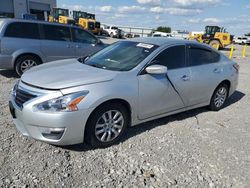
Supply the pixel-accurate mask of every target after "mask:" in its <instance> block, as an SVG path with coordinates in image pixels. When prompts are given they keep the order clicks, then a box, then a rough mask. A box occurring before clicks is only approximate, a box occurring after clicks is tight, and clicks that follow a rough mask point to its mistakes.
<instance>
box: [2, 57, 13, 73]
mask: <svg viewBox="0 0 250 188" xmlns="http://www.w3.org/2000/svg"><path fill="white" fill-rule="evenodd" d="M0 69H13V65H12V56H9V55H1V54H0Z"/></svg>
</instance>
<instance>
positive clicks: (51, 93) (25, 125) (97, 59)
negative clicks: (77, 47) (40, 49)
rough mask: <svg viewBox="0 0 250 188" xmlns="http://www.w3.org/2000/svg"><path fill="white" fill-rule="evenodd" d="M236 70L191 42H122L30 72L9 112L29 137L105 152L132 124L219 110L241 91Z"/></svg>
mask: <svg viewBox="0 0 250 188" xmlns="http://www.w3.org/2000/svg"><path fill="white" fill-rule="evenodd" d="M238 69H239V66H238V65H237V64H236V63H234V62H233V61H231V60H229V59H228V58H227V57H225V56H224V55H223V54H221V53H220V52H218V51H215V50H213V49H212V48H210V47H209V46H207V45H203V44H199V43H196V42H192V41H185V40H173V39H166V38H138V39H132V40H126V41H120V42H117V43H115V44H112V45H110V46H108V47H106V48H105V49H103V50H101V51H99V52H98V53H96V54H94V55H92V56H90V57H83V58H80V59H70V60H61V61H57V62H54V63H49V64H44V65H40V66H37V67H34V68H32V69H31V70H28V71H27V72H25V73H24V75H23V76H22V77H21V80H20V81H19V82H18V83H17V84H16V85H15V86H14V88H13V91H12V95H11V100H10V103H9V104H10V112H11V114H12V116H13V119H14V123H15V125H16V127H17V129H18V130H19V131H20V132H21V133H22V134H23V135H25V136H29V137H32V138H34V139H37V140H41V141H44V142H47V143H51V144H55V145H70V144H76V143H82V142H87V143H89V144H91V145H92V146H93V147H107V146H110V145H112V144H114V143H115V142H118V141H119V139H120V138H121V137H122V135H123V133H124V132H125V130H126V128H127V127H129V126H134V125H137V124H140V123H142V122H146V121H149V120H153V119H157V118H161V117H164V116H167V115H171V114H176V113H179V112H183V111H186V110H190V109H194V108H198V107H202V106H209V107H210V109H211V110H214V111H217V110H220V109H221V108H223V106H224V104H225V102H226V100H227V99H228V97H229V96H231V95H232V93H233V92H234V91H235V90H236V87H237V84H238Z"/></svg>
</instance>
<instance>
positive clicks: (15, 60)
mask: <svg viewBox="0 0 250 188" xmlns="http://www.w3.org/2000/svg"><path fill="white" fill-rule="evenodd" d="M26 55H30V56H34V57H36V58H38V59H39V60H40V62H41V63H43V62H44V61H43V60H42V58H41V57H40V56H39V55H37V54H36V53H22V54H19V55H18V56H16V57H15V59H14V64H13V65H14V67H15V66H16V62H17V60H18V59H19V58H20V57H23V56H26Z"/></svg>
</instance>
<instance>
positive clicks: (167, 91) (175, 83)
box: [138, 45, 190, 119]
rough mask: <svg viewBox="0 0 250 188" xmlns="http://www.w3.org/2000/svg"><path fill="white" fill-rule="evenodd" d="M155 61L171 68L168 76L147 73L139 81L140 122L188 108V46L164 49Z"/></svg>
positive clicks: (144, 72) (139, 77) (140, 76)
mask: <svg viewBox="0 0 250 188" xmlns="http://www.w3.org/2000/svg"><path fill="white" fill-rule="evenodd" d="M152 62H156V63H155V64H159V65H164V66H167V67H168V73H167V75H163V74H158V75H157V74H148V73H146V71H143V73H142V74H141V75H139V76H138V82H139V100H138V101H139V112H138V114H139V119H147V118H150V117H154V116H158V115H161V114H165V113H168V112H171V111H175V110H178V109H182V108H185V106H186V102H187V101H186V100H187V99H186V97H185V96H186V95H187V93H188V85H189V84H188V82H189V81H188V80H186V78H188V76H190V70H189V68H187V67H186V47H185V45H179V46H172V47H168V48H167V49H165V50H163V51H162V52H161V53H160V54H159V55H157V56H156V57H155V58H154V60H153V61H152Z"/></svg>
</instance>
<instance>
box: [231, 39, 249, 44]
mask: <svg viewBox="0 0 250 188" xmlns="http://www.w3.org/2000/svg"><path fill="white" fill-rule="evenodd" d="M233 42H234V43H235V44H247V45H250V39H249V38H247V37H236V38H235V39H234V41H233Z"/></svg>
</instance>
